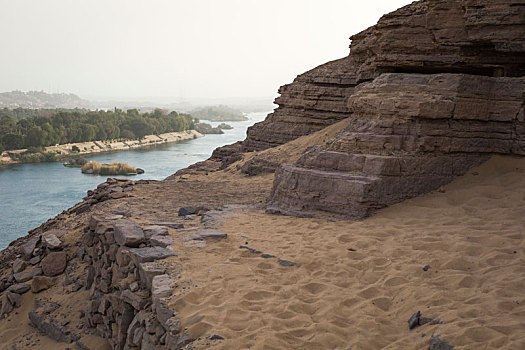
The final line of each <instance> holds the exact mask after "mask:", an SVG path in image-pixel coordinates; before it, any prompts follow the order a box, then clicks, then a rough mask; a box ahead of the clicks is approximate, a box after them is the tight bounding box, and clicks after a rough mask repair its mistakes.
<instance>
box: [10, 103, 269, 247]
mask: <svg viewBox="0 0 525 350" xmlns="http://www.w3.org/2000/svg"><path fill="white" fill-rule="evenodd" d="M266 115H267V113H266V112H264V113H251V114H249V115H248V118H250V120H248V121H243V122H228V123H227V124H230V125H231V126H233V129H232V130H224V134H222V135H206V136H204V137H202V138H199V139H195V140H188V141H183V142H180V143H170V144H167V145H158V146H153V147H149V148H142V149H137V150H132V151H122V152H111V153H104V154H99V155H94V156H88V157H86V158H87V159H88V160H96V161H97V162H99V163H112V162H126V163H129V164H130V165H132V166H134V167H138V168H142V169H144V170H145V171H146V173H145V174H142V175H135V176H131V177H130V178H132V179H133V180H139V179H153V180H162V179H164V178H166V177H167V176H169V175H171V174H173V173H175V172H176V171H177V170H179V169H182V168H185V167H187V166H188V165H190V164H193V163H196V162H199V161H202V160H204V159H207V158H208V157H209V156H210V155H211V153H212V151H213V150H214V149H215V148H216V147H219V146H222V145H226V144H231V143H234V142H236V141H240V140H243V139H244V138H245V136H246V129H247V128H248V127H249V126H251V125H253V124H254V123H255V122H258V121H261V120H263V119H264V118H265V117H266ZM208 123H209V122H208ZM211 124H213V125H217V124H220V123H211ZM105 180H106V176H96V175H85V174H82V173H81V172H80V169H78V168H66V167H65V166H63V165H62V163H38V164H19V165H10V166H0V249H3V248H5V247H6V246H7V245H8V244H9V242H11V241H13V240H14V239H16V238H18V237H21V236H24V235H26V234H27V231H28V230H30V229H33V228H35V227H37V226H39V225H40V224H41V223H42V222H44V221H46V220H47V219H49V218H52V217H54V216H55V215H57V214H59V213H61V212H62V211H63V210H65V209H67V208H69V207H71V206H73V205H74V204H75V203H77V202H79V201H81V200H82V197H84V196H85V195H86V191H87V190H89V189H93V188H95V187H96V186H97V185H98V184H99V183H101V182H104V181H105Z"/></svg>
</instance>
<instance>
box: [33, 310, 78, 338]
mask: <svg viewBox="0 0 525 350" xmlns="http://www.w3.org/2000/svg"><path fill="white" fill-rule="evenodd" d="M28 316H29V320H30V321H31V325H32V326H33V327H35V328H36V329H38V330H40V331H41V332H42V333H44V334H45V335H46V336H48V337H50V338H51V339H53V340H55V341H57V342H62V343H72V342H73V341H76V340H78V338H79V337H78V336H76V335H74V334H71V333H69V331H67V329H65V328H64V327H61V326H60V325H58V324H57V323H56V321H55V320H54V319H53V318H49V319H46V317H45V315H43V314H39V313H38V312H36V311H34V310H33V311H30V312H29V315H28Z"/></svg>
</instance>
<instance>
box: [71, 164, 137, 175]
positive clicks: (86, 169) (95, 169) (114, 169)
mask: <svg viewBox="0 0 525 350" xmlns="http://www.w3.org/2000/svg"><path fill="white" fill-rule="evenodd" d="M81 171H82V173H83V174H94V175H137V174H144V170H143V169H141V168H135V167H132V166H131V165H129V164H128V163H111V164H100V163H98V162H95V161H91V162H87V163H86V164H84V165H83V166H82V168H81Z"/></svg>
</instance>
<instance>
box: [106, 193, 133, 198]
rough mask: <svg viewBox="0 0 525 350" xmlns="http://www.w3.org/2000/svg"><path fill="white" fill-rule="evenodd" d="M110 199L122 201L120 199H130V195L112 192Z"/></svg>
mask: <svg viewBox="0 0 525 350" xmlns="http://www.w3.org/2000/svg"><path fill="white" fill-rule="evenodd" d="M109 197H110V198H111V199H120V198H125V197H129V194H127V193H124V192H112V193H110V194H109Z"/></svg>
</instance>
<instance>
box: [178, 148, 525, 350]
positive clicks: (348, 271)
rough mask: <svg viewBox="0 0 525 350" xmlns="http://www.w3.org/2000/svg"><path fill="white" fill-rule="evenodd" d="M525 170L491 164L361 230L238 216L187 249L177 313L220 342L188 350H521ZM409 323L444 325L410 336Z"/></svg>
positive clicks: (517, 162)
mask: <svg viewBox="0 0 525 350" xmlns="http://www.w3.org/2000/svg"><path fill="white" fill-rule="evenodd" d="M524 171H525V160H523V159H516V158H510V157H494V158H493V159H492V160H490V161H489V162H488V163H486V164H484V165H482V166H481V167H479V168H478V169H473V171H472V172H470V173H469V174H467V175H465V176H463V177H461V178H459V179H457V180H456V181H454V182H453V183H452V184H450V185H448V186H445V187H444V188H443V189H442V190H441V191H440V192H438V191H436V192H434V193H430V194H427V195H425V196H422V197H419V198H415V199H412V200H408V201H405V202H403V203H400V204H397V205H394V206H392V207H389V208H387V209H384V210H381V211H380V212H379V213H378V214H377V215H375V216H373V217H371V218H369V219H366V220H364V221H360V222H349V221H336V222H330V221H326V220H322V219H308V218H293V217H284V216H272V215H267V214H265V213H264V212H263V211H261V210H242V211H239V212H237V213H236V214H235V215H234V216H231V217H228V218H226V219H225V221H224V225H223V227H222V230H223V231H224V232H226V233H228V239H227V240H224V241H221V242H220V243H214V244H210V245H209V246H208V247H206V248H204V249H197V248H194V249H192V251H191V252H190V251H187V250H188V249H187V248H186V251H187V252H186V254H185V255H186V257H185V258H184V259H180V264H181V271H182V277H181V281H180V282H179V288H178V289H177V290H178V292H177V294H176V295H174V296H173V297H172V299H171V303H172V306H174V308H175V309H176V310H177V311H178V312H179V316H180V317H181V320H182V324H183V326H184V327H186V328H187V329H188V331H189V333H190V335H192V336H193V337H199V336H200V337H204V336H210V335H212V334H217V335H220V336H222V337H224V338H225V340H219V341H209V340H205V339H203V340H202V341H201V342H200V345H197V344H199V343H198V342H196V343H194V344H195V345H196V347H195V348H207V347H208V345H207V344H209V346H211V348H218V349H348V348H352V349H424V348H427V347H428V342H429V337H430V336H431V335H432V334H441V337H442V338H444V339H447V340H448V341H449V342H451V343H452V344H454V345H455V346H456V348H458V349H523V348H525V333H523V330H524V329H525V305H524V304H525V298H524V296H525V294H524V293H525V292H524V291H525V275H524V270H523V267H524V266H525V257H524V248H525V241H524V239H523V238H524V236H523V235H524V233H523V227H524V226H525V225H524V224H525V207H524V203H525V190H524V189H525V173H524ZM240 245H249V246H250V247H252V248H255V249H257V250H260V251H262V252H264V253H269V254H272V255H275V256H277V257H279V258H282V259H286V260H291V261H294V262H297V263H300V264H301V266H300V267H283V266H280V265H279V264H278V263H277V261H276V259H264V258H261V257H260V256H258V255H255V254H252V253H250V252H249V251H247V250H245V249H239V246H240ZM177 249H183V248H182V247H181V246H178V247H177ZM351 249H352V250H351ZM353 250H355V251H353ZM425 265H429V266H430V268H429V269H428V271H426V272H425V271H424V270H423V267H424V266H425ZM418 310H420V311H421V312H422V314H423V315H424V316H426V317H430V318H433V319H440V320H441V321H442V322H443V324H436V325H429V324H427V325H423V326H420V327H418V328H416V329H413V330H409V329H408V324H407V321H408V319H409V318H410V316H411V315H412V314H413V313H414V312H416V311H418Z"/></svg>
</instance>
